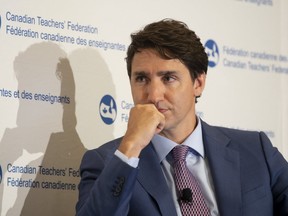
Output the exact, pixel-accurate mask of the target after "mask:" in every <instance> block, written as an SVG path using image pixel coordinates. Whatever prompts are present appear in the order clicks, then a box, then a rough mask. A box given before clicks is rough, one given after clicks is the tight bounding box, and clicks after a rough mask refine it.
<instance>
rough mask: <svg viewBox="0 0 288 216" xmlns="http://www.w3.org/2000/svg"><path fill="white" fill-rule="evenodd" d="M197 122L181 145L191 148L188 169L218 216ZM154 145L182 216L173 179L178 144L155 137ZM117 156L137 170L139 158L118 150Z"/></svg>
mask: <svg viewBox="0 0 288 216" xmlns="http://www.w3.org/2000/svg"><path fill="white" fill-rule="evenodd" d="M197 122H198V123H197V126H196V128H195V130H194V131H193V132H192V134H190V135H189V136H188V137H187V139H186V140H185V141H184V142H183V143H182V144H181V145H187V146H189V147H190V148H189V152H188V154H187V157H186V163H187V166H188V169H189V170H190V172H191V173H192V174H193V176H194V177H195V178H196V180H197V181H198V184H199V186H200V188H201V191H202V193H203V196H204V198H205V201H206V204H207V206H208V208H209V209H210V212H211V216H218V215H219V213H218V212H219V211H218V207H217V202H216V198H215V193H214V187H213V181H212V178H211V175H210V170H209V166H208V162H207V158H205V151H204V145H203V138H202V127H201V121H200V119H198V121H197ZM152 145H153V147H154V149H155V151H156V153H157V155H158V159H159V163H160V164H161V167H162V171H163V174H164V176H165V178H166V181H167V184H168V187H169V188H170V190H171V192H172V196H173V200H174V204H175V207H176V211H177V215H178V216H182V214H181V210H180V206H179V203H178V201H177V195H176V187H175V182H174V178H173V175H174V171H173V166H171V165H172V162H173V158H172V155H171V150H172V149H173V148H174V147H175V146H176V145H178V144H177V143H175V142H173V141H171V140H169V139H167V138H166V137H163V136H161V135H154V137H153V139H152ZM115 154H116V155H117V156H118V157H119V158H120V159H122V160H123V161H124V162H126V163H128V164H129V165H130V166H132V167H135V168H136V167H137V166H138V163H139V158H128V157H127V156H125V155H124V154H122V153H121V152H120V151H118V150H116V152H115Z"/></svg>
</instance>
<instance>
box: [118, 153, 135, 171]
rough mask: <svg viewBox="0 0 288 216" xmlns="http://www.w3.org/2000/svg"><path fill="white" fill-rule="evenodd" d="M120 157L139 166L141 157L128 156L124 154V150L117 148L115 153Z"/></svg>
mask: <svg viewBox="0 0 288 216" xmlns="http://www.w3.org/2000/svg"><path fill="white" fill-rule="evenodd" d="M114 154H115V155H116V156H117V157H118V158H120V159H121V160H122V161H123V162H125V163H127V164H128V165H130V166H131V167H134V168H137V166H138V164H139V158H136V157H131V158H128V157H127V156H126V155H124V154H123V153H122V152H120V151H119V150H116V151H115V153H114Z"/></svg>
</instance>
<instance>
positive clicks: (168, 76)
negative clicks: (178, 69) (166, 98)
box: [163, 74, 176, 83]
mask: <svg viewBox="0 0 288 216" xmlns="http://www.w3.org/2000/svg"><path fill="white" fill-rule="evenodd" d="M175 79H176V78H175V77H174V76H172V75H171V74H167V75H165V76H163V81H164V82H166V83H170V82H173V81H174V80H175Z"/></svg>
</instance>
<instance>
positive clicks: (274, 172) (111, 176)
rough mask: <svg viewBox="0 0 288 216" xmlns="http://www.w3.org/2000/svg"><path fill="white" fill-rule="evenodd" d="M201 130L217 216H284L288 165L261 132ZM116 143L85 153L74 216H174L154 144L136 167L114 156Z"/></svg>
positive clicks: (206, 127) (287, 210) (287, 205)
mask: <svg viewBox="0 0 288 216" xmlns="http://www.w3.org/2000/svg"><path fill="white" fill-rule="evenodd" d="M202 131H203V140H204V148H205V154H206V157H207V158H208V162H209V166H210V170H211V175H212V179H213V183H214V187H215V193H216V200H217V204H218V208H219V213H220V215H221V216H232V215H233V216H238V215H239V216H240V215H244V216H256V215H261V216H271V215H277V216H281V215H288V164H287V161H285V159H284V158H283V157H282V155H281V154H280V153H279V152H278V150H277V149H276V148H274V147H273V146H272V144H271V143H270V141H269V139H268V138H267V136H266V135H265V134H264V133H262V132H260V133H258V132H248V131H240V130H233V129H227V128H221V127H213V126H209V125H208V124H206V123H205V122H202ZM120 141H121V138H120V139H116V140H113V141H111V142H109V143H107V144H105V145H103V146H101V147H99V148H97V149H94V150H89V151H87V152H86V154H85V155H84V157H83V160H82V163H81V168H80V169H81V182H80V184H79V201H78V203H77V206H76V211H77V215H78V216H82V215H83V216H89V215H91V216H92V215H95V216H96V215H97V216H100V215H104V216H112V215H117V216H122V215H123V216H124V215H133V216H158V215H159V216H160V215H164V216H176V210H175V206H174V203H173V200H172V195H171V192H170V191H169V188H168V186H167V183H166V180H165V178H164V176H163V173H162V170H161V166H160V164H159V162H158V160H157V155H156V152H155V150H154V148H153V146H152V145H151V144H149V145H148V146H147V147H146V148H145V149H143V150H142V152H141V155H140V161H139V166H138V168H136V169H135V168H132V167H130V166H129V165H127V164H125V163H124V162H122V161H121V160H120V159H119V158H117V157H116V156H115V155H114V152H115V150H116V149H117V148H118V146H119V143H120Z"/></svg>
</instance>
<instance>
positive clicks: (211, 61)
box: [205, 40, 219, 67]
mask: <svg viewBox="0 0 288 216" xmlns="http://www.w3.org/2000/svg"><path fill="white" fill-rule="evenodd" d="M205 51H206V53H207V55H208V66H209V67H215V66H216V65H217V64H218V62H219V49H218V46H217V44H216V42H215V41H213V40H208V41H207V42H206V43H205Z"/></svg>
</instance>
